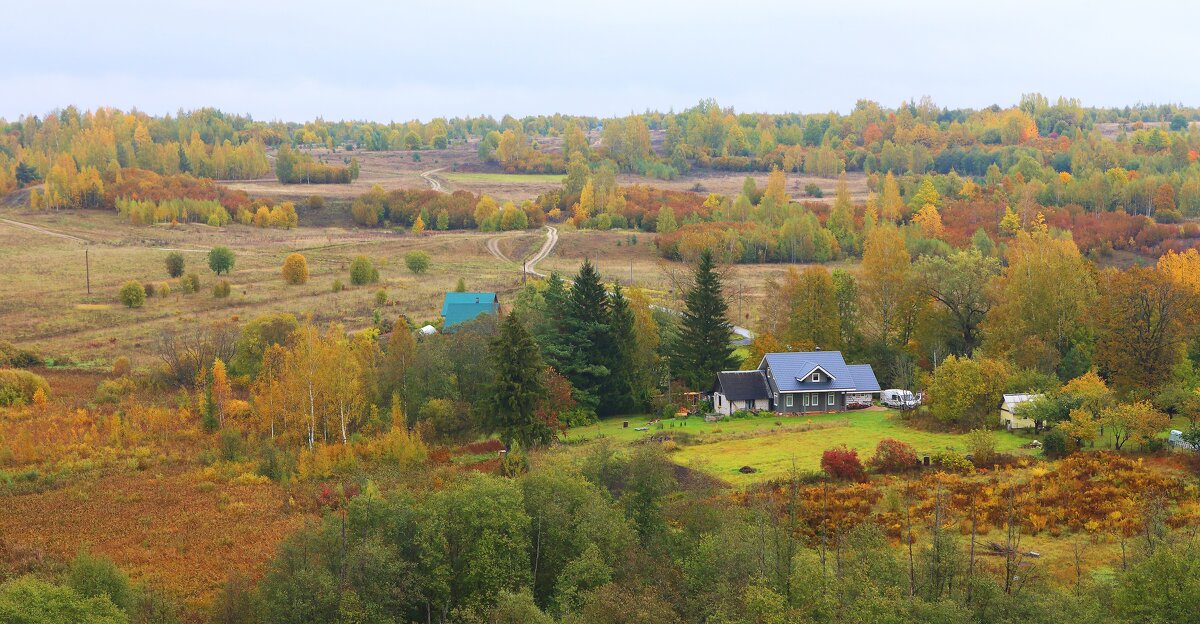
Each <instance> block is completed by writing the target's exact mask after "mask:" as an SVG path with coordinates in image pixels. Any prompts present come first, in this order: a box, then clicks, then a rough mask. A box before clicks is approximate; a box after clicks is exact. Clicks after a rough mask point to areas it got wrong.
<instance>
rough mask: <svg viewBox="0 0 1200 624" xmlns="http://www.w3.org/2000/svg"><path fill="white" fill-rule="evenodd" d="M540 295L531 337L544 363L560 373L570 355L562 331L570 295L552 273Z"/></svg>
mask: <svg viewBox="0 0 1200 624" xmlns="http://www.w3.org/2000/svg"><path fill="white" fill-rule="evenodd" d="M541 294H542V297H541V301H539V302H537V304H538V307H539V308H540V310H539V314H537V315H536V317H535V321H534V324H533V327H532V329H533V335H534V338H536V339H537V342H538V346H540V347H541V348H542V358H543V359H545V360H546V363H547V364H549V365H550V366H553V367H554V370H557V371H562V370H563V366H564V364H565V363H566V359H567V356H568V355H569V354H570V351H569V349H568V347H567V345H566V343H565V340H564V336H565V335H566V332H565V331H564V330H563V323H564V318H565V316H566V314H565V313H566V309H567V298H568V297H569V296H570V293H569V292H568V291H567V286H566V284H565V283H564V282H563V279H562V277H561V276H560V275H559V274H558V273H557V272H554V273H551V274H550V278H549V279H548V280H546V289H545V290H543V291H542V293H541Z"/></svg>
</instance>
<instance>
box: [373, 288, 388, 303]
mask: <svg viewBox="0 0 1200 624" xmlns="http://www.w3.org/2000/svg"><path fill="white" fill-rule="evenodd" d="M387 300H388V296H387V291H386V290H384V289H382V288H380V289H379V290H377V291H375V305H377V306H384V305H387Z"/></svg>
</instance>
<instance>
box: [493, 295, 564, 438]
mask: <svg viewBox="0 0 1200 624" xmlns="http://www.w3.org/2000/svg"><path fill="white" fill-rule="evenodd" d="M488 357H489V359H491V364H492V372H493V375H494V377H493V380H492V384H493V387H492V390H493V400H492V403H491V405H490V409H489V410H488V420H487V427H488V429H489V430H491V431H493V432H495V433H497V434H499V436H500V440H501V441H502V442H504V444H505V445H506V446H509V447H511V446H512V445H513V443H514V442H516V443H517V444H519V445H520V446H521V448H530V447H533V446H537V445H539V444H545V443H547V442H549V441H550V440H552V439H553V438H554V430H553V429H551V428H550V427H549V426H547V424H546V423H545V422H543V421H542V420H540V419H538V417H537V415H536V414H535V410H536V408H537V404H538V402H539V401H541V400H542V399H543V398H545V396H546V386H545V383H544V382H543V374H544V373H545V366H544V365H543V364H542V356H541V354H540V353H539V352H538V346H537V343H536V342H534V341H533V336H532V335H530V333H529V330H527V329H525V325H524V323H522V322H521V321H520V319H518V318H517V315H516V314H509V315H508V318H506V319H504V321H503V322H502V323H501V324H500V331H499V332H497V334H496V337H495V338H493V339H492V341H491V344H490V345H489V349H488Z"/></svg>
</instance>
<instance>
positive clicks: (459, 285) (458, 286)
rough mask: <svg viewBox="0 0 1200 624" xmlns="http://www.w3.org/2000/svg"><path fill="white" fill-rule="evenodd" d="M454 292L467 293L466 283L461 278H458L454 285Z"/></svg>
mask: <svg viewBox="0 0 1200 624" xmlns="http://www.w3.org/2000/svg"><path fill="white" fill-rule="evenodd" d="M454 292H467V281H466V280H464V279H463V278H461V277H460V278H458V281H457V282H455V283H454Z"/></svg>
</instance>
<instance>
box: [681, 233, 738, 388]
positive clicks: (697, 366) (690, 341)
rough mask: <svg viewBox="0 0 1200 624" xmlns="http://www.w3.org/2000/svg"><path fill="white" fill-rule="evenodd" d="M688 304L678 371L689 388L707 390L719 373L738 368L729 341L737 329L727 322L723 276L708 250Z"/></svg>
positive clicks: (701, 259)
mask: <svg viewBox="0 0 1200 624" xmlns="http://www.w3.org/2000/svg"><path fill="white" fill-rule="evenodd" d="M684 302H685V304H686V306H687V307H686V309H685V310H684V311H683V314H682V315H681V316H682V319H681V320H682V323H681V324H680V328H679V339H678V340H677V341H676V343H675V349H674V354H673V355H674V358H672V359H673V360H674V368H675V371H676V375H677V376H678V377H679V379H682V380H683V382H684V383H686V384H687V385H688V387H690V388H693V389H701V388H707V387H708V386H709V385H710V384H712V382H713V380H714V379H715V378H716V375H717V373H718V372H719V371H723V370H729V369H732V368H736V367H737V364H738V362H737V359H736V358H734V357H733V347H732V346H731V345H730V341H729V338H730V336H731V335H732V333H733V326H732V325H730V324H729V321H728V319H727V318H726V311H727V309H728V306H727V305H726V304H725V297H724V296H723V295H722V294H721V276H720V275H718V274H717V272H716V264H715V263H714V262H713V257H712V252H711V251H709V250H707V249H706V250H704V251H703V252H701V254H700V265H699V266H698V267H697V268H696V281H695V284H694V285H693V286H692V288H691V290H689V291H688V292H687V295H686V297H685V298H684Z"/></svg>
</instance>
